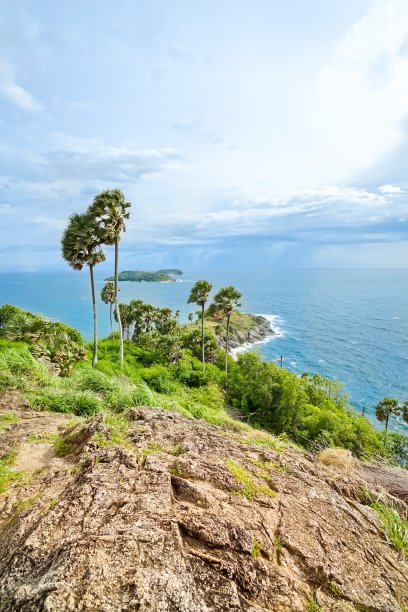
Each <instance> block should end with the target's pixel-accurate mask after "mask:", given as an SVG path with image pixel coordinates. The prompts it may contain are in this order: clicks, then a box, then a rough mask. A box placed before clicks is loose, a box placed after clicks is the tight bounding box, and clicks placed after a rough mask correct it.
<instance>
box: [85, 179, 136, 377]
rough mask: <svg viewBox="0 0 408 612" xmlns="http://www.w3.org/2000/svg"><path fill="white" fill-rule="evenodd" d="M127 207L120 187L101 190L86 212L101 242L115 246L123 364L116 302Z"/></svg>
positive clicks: (120, 355) (121, 361) (121, 363)
mask: <svg viewBox="0 0 408 612" xmlns="http://www.w3.org/2000/svg"><path fill="white" fill-rule="evenodd" d="M128 208H130V204H129V203H128V202H125V196H124V195H123V193H122V192H121V191H120V189H109V190H108V191H103V192H102V193H100V194H99V195H97V196H96V197H95V198H94V201H93V203H92V204H91V206H90V207H89V209H88V212H89V214H90V215H92V217H93V218H94V219H95V221H96V223H97V225H98V232H99V234H98V235H99V238H100V241H101V243H103V244H107V245H114V247H115V310H116V317H117V321H118V324H119V362H120V366H121V367H122V366H123V330H122V325H121V321H120V311H119V302H118V284H119V278H118V276H119V240H120V235H121V232H124V231H126V225H125V221H126V220H127V219H129V212H128Z"/></svg>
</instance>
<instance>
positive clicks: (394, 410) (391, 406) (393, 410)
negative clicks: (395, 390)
mask: <svg viewBox="0 0 408 612" xmlns="http://www.w3.org/2000/svg"><path fill="white" fill-rule="evenodd" d="M400 410H401V409H400V406H399V403H398V400H396V399H394V398H393V397H384V399H382V400H381V401H379V402H378V404H377V405H376V407H375V416H376V417H377V419H378V420H379V421H385V437H384V444H385V440H386V438H387V431H388V420H389V418H390V416H391V415H392V414H395V415H397V414H399V412H400Z"/></svg>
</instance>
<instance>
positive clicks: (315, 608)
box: [307, 595, 322, 612]
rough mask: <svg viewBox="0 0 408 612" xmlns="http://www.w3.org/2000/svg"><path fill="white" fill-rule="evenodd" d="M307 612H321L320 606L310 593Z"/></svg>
mask: <svg viewBox="0 0 408 612" xmlns="http://www.w3.org/2000/svg"><path fill="white" fill-rule="evenodd" d="M307 612H322V609H321V607H320V606H319V604H318V603H317V601H316V599H315V598H314V597H313V595H311V596H310V597H309V599H308V602H307Z"/></svg>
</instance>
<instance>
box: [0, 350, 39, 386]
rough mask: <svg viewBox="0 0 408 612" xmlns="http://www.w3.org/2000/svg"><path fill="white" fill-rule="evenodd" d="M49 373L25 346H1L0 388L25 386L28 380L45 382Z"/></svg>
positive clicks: (28, 382)
mask: <svg viewBox="0 0 408 612" xmlns="http://www.w3.org/2000/svg"><path fill="white" fill-rule="evenodd" d="M49 378H50V377H49V374H48V371H47V369H46V368H45V366H43V365H42V364H41V363H38V361H36V360H35V359H34V357H33V356H32V355H31V353H30V351H29V349H28V348H27V347H25V346H16V345H15V346H14V347H13V348H2V350H1V351H0V389H7V388H11V387H19V388H23V389H24V388H27V387H28V386H29V384H30V382H33V383H40V384H46V383H47V382H48V381H49Z"/></svg>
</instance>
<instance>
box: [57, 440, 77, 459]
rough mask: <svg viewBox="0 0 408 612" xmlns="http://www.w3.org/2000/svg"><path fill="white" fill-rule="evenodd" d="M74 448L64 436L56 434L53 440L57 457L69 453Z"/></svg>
mask: <svg viewBox="0 0 408 612" xmlns="http://www.w3.org/2000/svg"><path fill="white" fill-rule="evenodd" d="M74 450H75V448H74V446H73V444H71V443H70V442H69V441H68V440H67V439H66V438H65V437H64V436H58V435H57V436H56V438H55V440H54V452H55V455H56V456H57V457H65V456H66V455H71V453H73V452H74Z"/></svg>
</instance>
